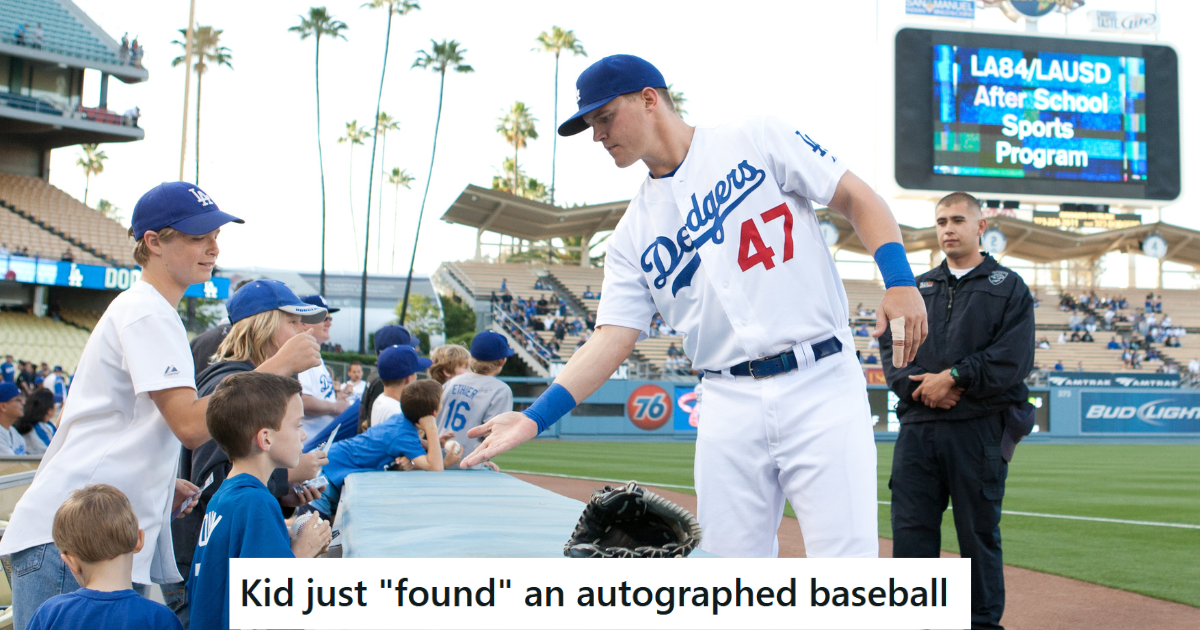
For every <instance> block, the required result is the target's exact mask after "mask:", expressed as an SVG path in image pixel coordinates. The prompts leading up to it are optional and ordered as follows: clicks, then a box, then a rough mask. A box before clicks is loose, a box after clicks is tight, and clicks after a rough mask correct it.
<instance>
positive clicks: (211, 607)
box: [187, 474, 296, 630]
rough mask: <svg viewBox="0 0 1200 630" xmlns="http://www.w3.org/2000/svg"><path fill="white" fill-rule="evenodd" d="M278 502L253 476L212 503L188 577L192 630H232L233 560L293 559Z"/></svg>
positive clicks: (231, 482) (234, 482)
mask: <svg viewBox="0 0 1200 630" xmlns="http://www.w3.org/2000/svg"><path fill="white" fill-rule="evenodd" d="M294 557H296V556H295V554H293V553H292V545H291V539H290V538H289V537H288V532H287V526H286V525H284V523H283V513H282V512H280V511H279V502H278V501H277V500H276V499H275V497H274V496H272V495H271V492H270V491H268V490H267V487H266V486H265V485H263V483H262V482H261V481H259V480H258V479H257V478H255V477H254V476H253V475H248V474H240V475H235V476H233V477H230V478H228V479H226V480H225V483H222V484H221V489H220V490H217V493H216V494H214V495H213V498H212V500H210V501H209V502H208V512H206V513H205V514H204V524H203V525H201V527H200V540H199V542H198V543H196V553H195V554H194V555H193V556H192V569H191V571H189V572H188V578H187V598H188V601H189V602H191V604H190V606H189V611H190V614H191V621H190V622H189V626H188V627H189V628H192V629H193V630H209V629H210V628H221V629H222V630H228V628H229V559H230V558H294Z"/></svg>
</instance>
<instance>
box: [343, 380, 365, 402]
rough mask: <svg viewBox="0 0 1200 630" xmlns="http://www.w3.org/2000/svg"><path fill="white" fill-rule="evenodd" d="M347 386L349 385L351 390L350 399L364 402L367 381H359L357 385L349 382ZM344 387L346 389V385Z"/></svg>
mask: <svg viewBox="0 0 1200 630" xmlns="http://www.w3.org/2000/svg"><path fill="white" fill-rule="evenodd" d="M346 385H349V386H350V388H351V389H350V398H351V400H352V401H354V400H362V395H363V392H365V391H367V382H366V381H364V380H359V381H358V382H357V383H351V382H347V383H346ZM342 387H345V385H343V386H342Z"/></svg>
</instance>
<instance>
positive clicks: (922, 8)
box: [904, 0, 975, 20]
mask: <svg viewBox="0 0 1200 630" xmlns="http://www.w3.org/2000/svg"><path fill="white" fill-rule="evenodd" d="M904 12H905V13H907V14H909V15H931V16H934V17H949V18H960V19H963V20H974V19H975V0H905V2H904Z"/></svg>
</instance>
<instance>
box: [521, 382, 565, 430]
mask: <svg viewBox="0 0 1200 630" xmlns="http://www.w3.org/2000/svg"><path fill="white" fill-rule="evenodd" d="M574 408H575V397H574V396H572V395H571V392H569V391H567V388H566V387H563V386H562V385H559V384H558V383H555V384H553V385H551V386H550V387H548V388H547V389H546V391H544V392H542V395H541V396H538V399H537V400H535V401H533V404H532V405H529V408H528V409H526V410H525V411H524V412H523V413H524V414H525V415H526V416H529V419H530V420H533V421H534V422H536V423H537V426H538V433H541V432H542V431H545V430H546V429H548V428H550V425H552V424H554V423H555V422H558V419H559V418H562V417H563V416H565V415H567V414H568V413H570V412H571V410H572V409H574Z"/></svg>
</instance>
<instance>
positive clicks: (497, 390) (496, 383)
mask: <svg viewBox="0 0 1200 630" xmlns="http://www.w3.org/2000/svg"><path fill="white" fill-rule="evenodd" d="M512 410H513V395H512V389H511V388H510V387H509V386H508V383H505V382H504V381H502V380H500V379H498V378H496V377H494V376H484V375H482V374H476V373H474V372H467V373H466V374H459V375H458V376H455V377H454V378H452V379H450V380H448V381H446V384H445V385H443V386H442V409H441V411H439V412H438V423H437V424H438V432H439V433H445V432H446V431H454V434H455V438H454V439H455V440H456V441H457V442H458V443H459V444H462V447H463V454H464V456H466V455H469V454H470V453H472V452H474V450H475V449H476V448H478V447H479V444H480V443H481V442H483V438H475V439H471V438H469V437H467V431H469V430H470V429H471V428H472V427H477V426H479V425H481V424H483V423H484V422H487V421H488V419H490V418H494V417H496V416H498V415H500V414H502V413H505V412H508V411H512ZM476 468H482V464H481V465H479V466H476Z"/></svg>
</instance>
